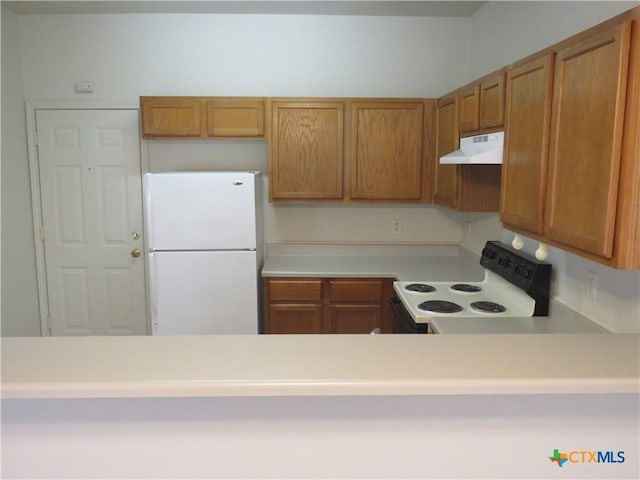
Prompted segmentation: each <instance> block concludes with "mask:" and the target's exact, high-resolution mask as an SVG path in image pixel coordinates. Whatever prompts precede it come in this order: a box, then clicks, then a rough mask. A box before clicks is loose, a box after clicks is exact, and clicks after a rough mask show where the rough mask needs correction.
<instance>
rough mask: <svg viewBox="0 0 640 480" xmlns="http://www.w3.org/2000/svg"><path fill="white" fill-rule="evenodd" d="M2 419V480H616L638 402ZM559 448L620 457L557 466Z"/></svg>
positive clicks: (497, 400) (15, 406)
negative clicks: (619, 455)
mask: <svg viewBox="0 0 640 480" xmlns="http://www.w3.org/2000/svg"><path fill="white" fill-rule="evenodd" d="M550 367H552V368H554V367H555V368H561V365H555V366H553V365H552V366H550ZM2 417H3V418H2V473H3V478H32V479H33V478H67V479H69V478H79V479H80V478H82V479H87V478H278V479H284V478H371V479H373V478H394V479H397V478H440V479H442V478H458V479H463V478H475V479H477V478H509V479H516V478H523V479H524V478H547V479H551V478H558V479H567V478H574V479H575V478H591V479H596V478H601V479H608V480H612V479H615V478H627V479H631V478H638V469H639V463H638V451H640V450H639V449H640V444H639V440H638V439H639V436H638V420H639V419H638V396H637V395H524V396H523V395H469V396H467V395H460V396H406V397H385V396H382V397H295V398H274V397H264V398H256V397H254V398H167V399H161V398H156V399H154V398H151V399H145V398H139V399H70V400H5V401H3V404H2ZM554 449H559V450H560V451H561V452H564V453H568V452H571V451H573V450H577V451H585V450H587V451H594V450H595V451H597V450H600V451H603V452H606V451H610V450H612V451H614V452H616V453H617V452H618V451H623V452H624V455H625V461H624V462H623V463H611V464H607V463H599V464H598V463H596V464H593V463H591V464H588V463H585V464H582V463H575V464H574V463H567V464H565V465H564V466H563V467H562V468H560V467H559V466H558V465H557V464H556V463H553V462H551V461H550V460H549V457H550V456H552V455H553V450H554ZM576 459H577V458H576Z"/></svg>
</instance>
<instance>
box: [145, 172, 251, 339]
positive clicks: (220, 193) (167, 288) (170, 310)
mask: <svg viewBox="0 0 640 480" xmlns="http://www.w3.org/2000/svg"><path fill="white" fill-rule="evenodd" d="M144 195H145V222H146V232H147V233H146V239H147V251H148V263H147V265H148V278H149V304H150V315H151V333H152V334H153V335H200V334H204V335H211V334H257V333H258V330H259V317H260V302H259V298H260V292H259V290H260V288H259V286H260V269H261V267H262V243H263V241H262V215H261V212H262V204H261V199H262V194H261V175H260V172H167V173H147V174H145V176H144Z"/></svg>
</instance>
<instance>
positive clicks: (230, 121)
mask: <svg viewBox="0 0 640 480" xmlns="http://www.w3.org/2000/svg"><path fill="white" fill-rule="evenodd" d="M265 104H266V101H265V99H264V98H255V97H140V109H141V111H142V136H143V137H145V138H182V137H193V138H216V137H221V138H230V137H231V138H232V137H245V138H264V136H265V128H264V125H265V121H264V117H265Z"/></svg>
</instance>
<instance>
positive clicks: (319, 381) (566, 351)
mask: <svg viewBox="0 0 640 480" xmlns="http://www.w3.org/2000/svg"><path fill="white" fill-rule="evenodd" d="M639 358H640V335H637V334H612V335H600V334H595V335H590V334H581V335H573V334H565V335H301V336H296V335H260V336H258V335H256V336H242V335H237V336H223V335H220V336H217V335H213V336H174V337H172V336H160V337H152V336H147V337H144V336H139V337H34V338H3V339H2V396H3V398H5V399H20V398H22V399H26V398H143V397H229V396H236V397H237V396H249V397H252V396H253V397H265V396H266V397H268V396H280V397H282V396H293V397H300V396H345V395H348V396H380V395H387V396H388V395H392V396H398V395H400V396H406V395H485V394H489V395H503V394H581V393H591V394H593V393H609V394H611V393H615V394H617V393H634V394H637V393H639V391H640V380H639V379H640V361H639Z"/></svg>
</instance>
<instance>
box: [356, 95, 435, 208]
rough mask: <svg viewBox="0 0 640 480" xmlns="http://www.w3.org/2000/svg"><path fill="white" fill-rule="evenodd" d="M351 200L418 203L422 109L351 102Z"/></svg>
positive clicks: (409, 105) (414, 105)
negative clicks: (410, 201)
mask: <svg viewBox="0 0 640 480" xmlns="http://www.w3.org/2000/svg"><path fill="white" fill-rule="evenodd" d="M351 122H352V127H351V135H352V136H351V158H350V164H349V170H350V171H349V174H350V176H351V198H354V199H368V200H420V198H421V194H422V188H421V187H422V135H423V133H422V130H423V122H424V105H423V104H422V103H418V102H397V103H395V102H394V103H391V102H390V103H364V102H354V103H353V104H352V115H351Z"/></svg>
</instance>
